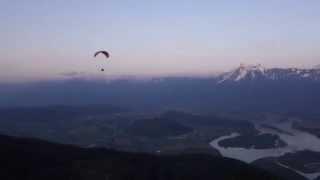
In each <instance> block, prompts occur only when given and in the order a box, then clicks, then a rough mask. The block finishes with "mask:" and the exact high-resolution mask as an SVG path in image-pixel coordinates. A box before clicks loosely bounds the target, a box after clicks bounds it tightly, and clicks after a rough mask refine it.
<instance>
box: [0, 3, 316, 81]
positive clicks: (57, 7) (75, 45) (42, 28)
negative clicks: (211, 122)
mask: <svg viewBox="0 0 320 180" xmlns="http://www.w3.org/2000/svg"><path fill="white" fill-rule="evenodd" d="M319 7H320V2H319V1H316V0H310V1H307V2H306V1H299V0H284V1H275V0H271V1H264V2H261V1H249V0H241V1H237V2H234V1H209V0H203V1H197V2H195V1H186V0H185V1H167V0H164V1H161V2H159V1H147V0H141V1H119V0H117V1H113V0H110V1H102V0H94V1H80V2H79V1H75V0H70V1H67V2H66V1H62V0H56V1H48V0H45V1H36V0H30V1H17V0H4V1H1V2H0V26H1V29H0V39H1V42H0V55H1V56H0V58H1V60H0V82H16V81H37V80H50V79H57V78H61V77H62V76H64V75H66V76H68V74H69V75H70V76H72V73H74V75H76V74H77V73H79V74H84V75H90V76H93V77H126V76H142V77H146V76H182V75H185V76H203V75H212V74H215V73H217V72H222V71H228V70H230V69H232V68H235V67H237V66H238V65H239V64H240V63H246V64H258V63H260V64H262V65H264V66H266V67H302V68H304V67H306V68H308V67H313V66H315V65H318V64H320V49H319V47H320V36H319V35H318V33H319V32H320V23H319V21H320V12H319V11H318V8H319ZM101 49H104V50H107V51H109V52H110V54H111V58H110V59H109V60H105V59H104V58H103V57H98V58H96V59H94V58H93V53H94V52H95V51H97V50H101ZM100 67H103V68H105V70H106V71H105V72H103V73H102V72H99V69H100Z"/></svg>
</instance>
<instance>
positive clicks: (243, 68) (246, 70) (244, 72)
mask: <svg viewBox="0 0 320 180" xmlns="http://www.w3.org/2000/svg"><path fill="white" fill-rule="evenodd" d="M265 71H266V68H264V67H263V66H262V65H261V64H257V65H246V64H243V63H241V64H240V66H239V67H238V68H236V69H234V70H233V71H230V72H227V73H225V74H223V75H222V77H221V80H220V81H219V83H222V82H224V81H230V80H231V81H241V80H244V79H253V78H256V77H262V76H263V75H264V74H265Z"/></svg>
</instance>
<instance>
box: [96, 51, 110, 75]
mask: <svg viewBox="0 0 320 180" xmlns="http://www.w3.org/2000/svg"><path fill="white" fill-rule="evenodd" d="M99 54H102V55H104V56H105V57H106V58H107V59H108V58H109V57H110V54H109V53H108V52H107V51H97V52H96V53H94V57H97V56H98V55H99ZM100 71H101V72H104V68H101V69H100Z"/></svg>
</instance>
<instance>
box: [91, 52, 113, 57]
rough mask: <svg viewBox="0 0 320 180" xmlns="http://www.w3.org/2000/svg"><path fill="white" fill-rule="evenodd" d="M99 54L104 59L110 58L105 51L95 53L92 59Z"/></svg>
mask: <svg viewBox="0 0 320 180" xmlns="http://www.w3.org/2000/svg"><path fill="white" fill-rule="evenodd" d="M99 54H103V55H104V56H105V57H106V58H109V57H110V54H109V53H108V52H107V51H97V52H96V53H94V57H96V56H98V55H99Z"/></svg>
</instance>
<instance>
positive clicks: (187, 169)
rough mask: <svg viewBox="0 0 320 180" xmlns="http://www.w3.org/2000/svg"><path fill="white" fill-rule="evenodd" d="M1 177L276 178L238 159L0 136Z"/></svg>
mask: <svg viewBox="0 0 320 180" xmlns="http://www.w3.org/2000/svg"><path fill="white" fill-rule="evenodd" d="M0 147H1V148H0V161H1V166H0V179H1V180H15V179H19V180H20V179H30V180H31V179H32V180H38V179H39V180H51V179H59V180H63V179H68V180H72V179H76V180H85V179H88V180H89V179H90V180H100V179H101V180H105V179H109V180H126V179H130V180H135V179H136V180H145V179H148V180H176V179H177V180H178V179H179V180H182V179H183V180H189V179H196V180H205V179H218V180H221V179H249V180H250V179H258V180H264V179H276V178H275V177H273V176H272V175H270V174H268V173H265V172H263V171H261V170H258V169H256V168H254V167H252V166H250V165H247V164H245V163H242V162H240V161H237V160H232V159H226V158H222V157H213V156H208V155H180V156H155V155H148V154H134V153H125V152H116V151H111V150H106V149H84V148H78V147H75V146H71V145H61V144H53V143H49V142H45V141H41V140H35V139H23V138H15V137H8V136H0Z"/></svg>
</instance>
